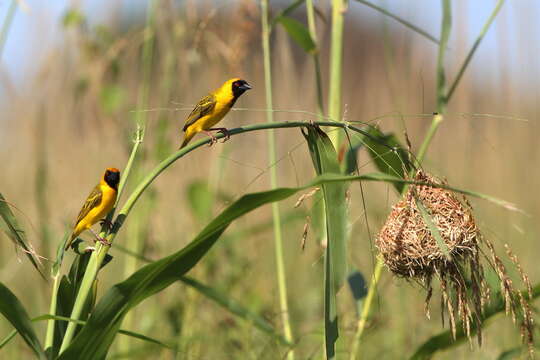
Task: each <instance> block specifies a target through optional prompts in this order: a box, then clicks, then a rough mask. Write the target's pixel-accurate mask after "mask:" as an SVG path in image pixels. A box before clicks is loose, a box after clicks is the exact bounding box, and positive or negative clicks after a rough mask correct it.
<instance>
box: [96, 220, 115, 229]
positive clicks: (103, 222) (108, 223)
mask: <svg viewBox="0 0 540 360" xmlns="http://www.w3.org/2000/svg"><path fill="white" fill-rule="evenodd" d="M99 225H101V226H105V228H106V229H107V231H111V229H112V227H113V223H112V222H111V221H110V220H109V219H101V220H99Z"/></svg>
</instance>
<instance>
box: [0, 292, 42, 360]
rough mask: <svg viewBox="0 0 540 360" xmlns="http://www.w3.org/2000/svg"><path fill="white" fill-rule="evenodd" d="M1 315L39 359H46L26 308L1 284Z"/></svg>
mask: <svg viewBox="0 0 540 360" xmlns="http://www.w3.org/2000/svg"><path fill="white" fill-rule="evenodd" d="M0 313H1V314H2V315H4V317H5V318H6V319H7V320H8V321H9V322H10V323H11V325H13V327H14V328H15V329H16V330H17V332H18V333H19V334H20V335H21V337H22V338H23V340H24V341H25V342H26V343H27V344H28V346H29V347H30V348H31V349H32V351H33V352H34V353H35V354H36V356H37V357H38V358H39V359H46V356H45V352H44V351H43V347H42V346H41V343H40V341H39V339H38V337H37V335H36V333H35V331H34V328H33V327H32V323H31V322H30V318H29V317H28V313H27V312H26V310H25V308H24V307H23V305H22V304H21V302H20V301H19V299H17V297H16V296H15V294H13V293H12V292H11V290H9V289H8V288H7V287H6V286H5V285H4V284H2V283H0Z"/></svg>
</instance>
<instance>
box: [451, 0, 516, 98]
mask: <svg viewBox="0 0 540 360" xmlns="http://www.w3.org/2000/svg"><path fill="white" fill-rule="evenodd" d="M504 1H505V0H499V1H498V2H497V4H496V5H495V8H494V9H493V11H492V12H491V15H490V16H489V18H488V19H487V21H486V23H485V24H484V26H483V27H482V30H480V34H478V37H477V38H476V40H475V41H474V44H473V46H472V47H471V50H469V53H468V54H467V57H466V58H465V61H464V62H463V65H461V67H460V68H459V72H458V74H457V76H456V79H455V80H454V82H453V83H452V86H451V87H450V90H449V91H448V95H446V102H449V101H450V98H451V97H452V95H453V94H454V91H455V90H456V88H457V86H458V84H459V81H460V80H461V77H462V76H463V73H465V69H467V67H468V66H469V63H470V62H471V59H472V57H473V56H474V53H475V52H476V49H478V46H479V45H480V42H482V39H483V38H484V36H485V35H486V33H487V31H488V29H489V27H490V26H491V24H492V23H493V20H495V18H496V17H497V14H498V13H499V10H501V7H502V6H503V4H504Z"/></svg>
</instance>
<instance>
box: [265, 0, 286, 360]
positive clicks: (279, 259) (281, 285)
mask: <svg viewBox="0 0 540 360" xmlns="http://www.w3.org/2000/svg"><path fill="white" fill-rule="evenodd" d="M268 16H269V14H268V0H261V24H262V47H263V58H264V59H263V62H264V85H265V94H266V107H267V108H269V109H273V108H274V105H273V99H272V67H271V66H272V65H271V54H270V26H269V24H268ZM266 119H267V121H268V122H269V123H273V122H274V114H273V113H272V112H271V111H269V112H267V113H266ZM267 135H268V162H269V164H270V170H269V172H270V186H271V188H272V189H275V188H277V186H278V184H277V171H276V168H275V166H272V165H273V164H275V163H276V140H275V134H274V130H273V129H270V130H269V131H268V133H267ZM272 218H273V222H274V244H275V252H276V272H277V280H278V292H279V305H280V312H281V319H282V321H283V332H284V337H285V339H286V340H287V341H288V342H293V340H292V339H293V336H292V330H291V323H290V316H289V305H288V300H287V278H286V274H285V261H284V259H283V238H282V229H281V216H280V212H279V204H278V203H277V202H274V203H272ZM287 359H289V360H294V351H293V350H292V349H291V350H289V351H288V353H287Z"/></svg>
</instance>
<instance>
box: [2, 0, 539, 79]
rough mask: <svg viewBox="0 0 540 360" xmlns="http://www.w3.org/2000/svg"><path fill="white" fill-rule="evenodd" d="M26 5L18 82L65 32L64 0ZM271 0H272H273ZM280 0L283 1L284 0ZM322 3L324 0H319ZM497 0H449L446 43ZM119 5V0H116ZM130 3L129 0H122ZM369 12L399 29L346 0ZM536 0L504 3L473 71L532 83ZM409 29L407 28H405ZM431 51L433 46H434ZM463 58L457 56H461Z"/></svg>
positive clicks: (98, 12)
mask: <svg viewBox="0 0 540 360" xmlns="http://www.w3.org/2000/svg"><path fill="white" fill-rule="evenodd" d="M227 1H230V0H227ZM10 2H11V0H0V19H1V22H2V23H3V22H4V19H5V15H6V12H7V9H8V7H9V4H10ZM22 3H23V4H25V5H26V6H23V7H18V9H17V12H16V14H15V18H14V21H13V24H12V27H11V29H10V32H9V34H8V40H7V42H6V47H5V49H4V53H3V56H2V59H1V63H0V66H1V67H2V69H1V70H2V72H3V73H4V75H3V76H6V74H7V77H8V78H9V79H10V82H11V83H12V84H13V85H14V86H15V87H16V88H19V87H21V86H23V84H24V83H25V81H26V80H28V79H31V78H32V76H34V75H35V72H36V70H37V69H38V68H39V62H40V61H41V60H42V59H43V58H44V56H46V55H47V53H48V51H49V50H50V49H53V48H54V47H56V46H59V45H61V41H62V39H63V38H64V37H63V35H62V33H61V32H62V31H63V30H62V28H61V26H60V24H59V19H60V17H61V15H62V13H63V12H64V11H65V9H66V7H67V6H68V5H69V4H70V3H71V2H70V1H68V0H54V1H44V0H41V1H40V0H23V2H22ZM80 3H82V4H83V5H82V6H83V7H82V9H81V10H82V11H83V12H84V13H85V14H86V15H87V16H88V17H89V19H90V21H91V22H92V23H93V24H99V23H106V22H107V20H108V19H110V16H113V13H111V11H110V9H109V8H108V5H107V4H111V2H109V1H105V0H93V1H82V2H80ZM271 3H272V1H271ZM282 3H286V2H285V1H283V2H282ZM319 3H321V4H326V3H327V1H319ZM373 3H375V4H377V5H379V6H382V7H385V8H387V9H388V10H390V11H392V12H394V13H395V14H397V15H399V16H401V17H403V18H405V19H407V20H409V21H410V22H412V23H414V24H416V25H418V26H420V27H422V28H423V29H425V30H427V31H428V32H429V33H431V34H433V35H434V36H437V37H438V33H439V24H440V17H441V14H440V6H441V4H440V1H436V0H373ZM495 3H496V1H495V0H474V1H466V0H456V1H453V13H454V14H453V15H454V19H453V21H454V28H453V33H452V39H451V43H450V48H451V49H455V48H456V44H455V43H454V44H453V42H454V41H455V39H457V38H458V34H465V35H466V36H467V44H469V45H470V44H472V43H473V41H474V37H475V36H476V34H478V32H479V31H480V29H481V27H482V25H483V23H484V21H485V19H487V17H488V16H489V14H490V12H491V10H492V9H493V7H494V5H495ZM116 4H117V5H118V3H116ZM120 4H121V6H120V9H121V10H120V11H119V12H116V13H115V14H116V15H118V14H120V15H121V16H131V15H134V14H137V13H138V15H140V12H141V11H143V9H144V8H145V6H146V5H145V4H146V1H145V0H130V1H123V2H120ZM126 4H129V5H126ZM366 17H368V18H369V19H371V20H375V21H387V22H388V24H392V25H391V26H393V27H394V28H395V29H400V30H403V29H404V28H403V27H401V25H399V24H396V23H394V22H393V20H389V19H385V18H384V17H383V16H382V15H380V14H378V13H377V12H376V11H374V10H372V9H370V8H367V7H365V6H364V5H362V4H360V3H357V2H355V1H354V0H351V1H350V12H349V16H348V21H360V19H366ZM538 18H540V4H539V3H538V1H536V0H520V1H507V2H506V4H505V5H504V6H503V8H502V10H501V12H500V14H499V16H498V18H497V19H496V20H495V23H494V26H493V27H492V28H491V29H490V30H489V32H488V34H487V36H486V37H485V39H484V41H483V43H482V45H481V47H480V49H479V50H478V53H477V56H476V57H475V58H474V59H473V63H472V64H471V65H472V68H473V69H474V72H475V74H478V75H481V76H484V75H486V72H487V73H488V74H487V75H489V74H490V73H491V72H494V71H496V70H497V69H499V68H501V67H504V68H506V69H507V70H509V71H510V74H511V77H512V78H513V79H514V80H515V81H519V82H523V85H524V86H527V87H528V86H533V87H534V88H536V89H537V88H538V86H537V85H536V83H537V80H538V79H539V78H540V60H539V59H540V42H539V41H538V39H539V38H540V25H539V23H538V21H537V19H538ZM404 31H408V30H404ZM434 54H436V52H435V51H434ZM460 60H461V59H460Z"/></svg>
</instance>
